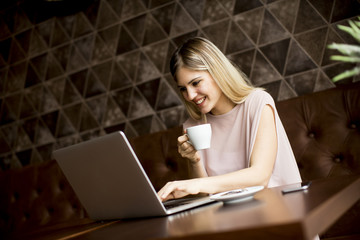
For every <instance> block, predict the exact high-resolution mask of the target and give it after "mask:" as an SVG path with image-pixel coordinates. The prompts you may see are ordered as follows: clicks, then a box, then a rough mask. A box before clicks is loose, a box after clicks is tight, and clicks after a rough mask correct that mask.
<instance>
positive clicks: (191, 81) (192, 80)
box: [178, 76, 201, 88]
mask: <svg viewBox="0 0 360 240" xmlns="http://www.w3.org/2000/svg"><path fill="white" fill-rule="evenodd" d="M199 78H201V76H198V77H195V78H193V79H191V80H190V81H189V82H188V83H187V85H190V84H191V83H193V82H194V81H195V80H197V79H199ZM182 87H184V86H180V85H178V88H182Z"/></svg>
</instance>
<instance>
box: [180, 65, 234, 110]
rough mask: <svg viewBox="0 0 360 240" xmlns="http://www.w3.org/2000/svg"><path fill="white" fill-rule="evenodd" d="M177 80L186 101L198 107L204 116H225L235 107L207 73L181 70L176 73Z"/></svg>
mask: <svg viewBox="0 0 360 240" xmlns="http://www.w3.org/2000/svg"><path fill="white" fill-rule="evenodd" d="M176 79H177V84H178V88H179V90H180V92H181V94H182V95H183V97H184V99H185V100H186V101H188V102H191V103H192V104H194V105H196V106H197V107H198V108H199V110H200V112H201V113H203V114H205V113H209V112H211V113H212V114H214V115H220V114H224V113H226V112H228V111H229V110H231V109H232V108H233V107H234V105H235V104H233V103H232V102H231V101H230V100H229V99H228V98H227V97H226V96H225V95H224V94H223V92H222V91H221V89H220V88H219V86H218V85H217V84H216V82H215V81H214V79H213V78H212V77H211V75H210V74H209V73H208V72H207V71H194V70H190V69H187V68H180V69H179V70H178V71H177V72H176Z"/></svg>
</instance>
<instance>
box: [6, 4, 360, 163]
mask: <svg viewBox="0 0 360 240" xmlns="http://www.w3.org/2000/svg"><path fill="white" fill-rule="evenodd" d="M69 3H70V5H69ZM76 3H77V4H76ZM52 4H57V5H55V6H53V5H52ZM0 6H1V12H0V106H1V112H0V167H1V169H2V170H6V169H10V168H18V167H22V166H25V165H28V164H34V163H38V162H42V161H46V160H48V159H50V158H51V152H52V151H53V150H54V149H57V148H60V147H63V146H67V145H70V144H74V143H77V142H80V141H84V140H87V139H90V138H94V137H97V136H99V135H103V134H106V133H109V132H113V131H116V130H123V131H125V133H126V134H127V135H128V137H130V138H131V137H134V136H138V135H143V134H147V133H150V132H155V131H159V130H163V129H167V128H171V127H174V126H178V125H180V124H181V123H182V122H183V121H184V119H185V118H186V113H185V111H184V108H183V106H182V103H181V100H180V98H179V96H178V95H177V92H176V91H175V88H174V82H173V80H172V78H171V76H170V75H169V71H168V62H169V57H170V54H171V53H172V52H173V51H174V50H175V48H176V46H178V45H179V44H180V43H181V42H182V41H183V40H184V39H186V38H188V37H191V36H204V37H207V38H209V39H210V40H212V41H213V42H214V43H215V44H216V45H217V46H218V47H219V48H220V49H221V50H222V51H223V52H224V53H225V54H226V55H227V56H228V57H229V58H230V59H232V60H233V61H234V62H235V63H237V64H238V65H239V66H240V67H241V68H242V70H243V71H244V72H245V73H246V74H247V75H248V76H250V78H251V80H252V82H253V83H254V84H255V85H257V86H263V87H265V88H266V89H267V90H268V91H269V92H270V93H271V95H272V96H273V97H274V99H275V100H277V101H279V100H284V99H288V98H292V97H295V96H298V95H303V94H307V93H311V92H315V91H320V90H323V89H327V88H332V87H335V85H334V84H333V83H332V82H331V81H330V78H331V77H333V76H334V75H336V74H337V73H339V72H341V71H342V70H344V69H345V68H350V67H351V66H347V65H343V64H340V63H336V62H332V61H330V60H329V56H330V55H331V54H333V53H334V52H331V51H330V50H328V49H326V45H327V44H329V43H331V42H350V43H353V40H352V39H351V38H349V37H348V36H347V35H346V34H344V33H343V32H341V31H340V30H338V29H337V28H336V24H344V25H347V21H346V20H347V19H354V18H355V16H356V14H358V13H359V12H360V11H359V6H360V3H359V1H357V0H176V1H165V0H88V1H86V0H82V1H64V2H63V3H61V2H60V3H59V2H56V1H55V2H46V1H42V0H22V1H15V0H5V1H3V0H2V1H1V3H0ZM357 80H358V79H347V80H344V81H342V83H347V82H351V81H357Z"/></svg>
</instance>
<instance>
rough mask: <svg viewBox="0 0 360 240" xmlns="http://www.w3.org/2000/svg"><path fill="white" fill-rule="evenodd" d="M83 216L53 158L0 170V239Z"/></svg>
mask: <svg viewBox="0 0 360 240" xmlns="http://www.w3.org/2000/svg"><path fill="white" fill-rule="evenodd" d="M85 216H86V213H85V211H84V210H83V207H82V205H81V203H80V202H79V200H78V199H77V197H76V195H75V193H74V192H73V190H72V188H71V186H70V185H69V183H68V181H67V180H66V178H65V176H64V175H63V173H62V172H61V170H60V168H59V167H58V165H57V163H56V162H55V161H48V162H46V163H44V164H41V165H35V166H28V167H24V168H23V169H18V170H9V171H7V172H5V173H2V174H0V239H4V238H5V236H6V235H7V234H9V233H11V232H17V233H19V232H27V231H33V230H35V229H37V228H39V227H40V226H46V225H52V224H57V223H60V222H65V221H71V220H75V219H79V218H83V217H85ZM1 236H3V237H4V238H2V237H1Z"/></svg>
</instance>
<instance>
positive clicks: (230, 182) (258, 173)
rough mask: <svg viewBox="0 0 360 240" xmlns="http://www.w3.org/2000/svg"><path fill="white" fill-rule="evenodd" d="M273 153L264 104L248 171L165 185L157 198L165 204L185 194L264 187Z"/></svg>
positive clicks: (271, 120)
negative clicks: (256, 186) (166, 201)
mask: <svg viewBox="0 0 360 240" xmlns="http://www.w3.org/2000/svg"><path fill="white" fill-rule="evenodd" d="M276 154H277V136H276V126H275V114H274V110H273V109H272V107H270V106H269V105H266V106H265V107H264V109H263V110H262V113H261V118H260V122H259V126H258V130H257V134H256V138H255V143H254V147H253V150H252V153H251V157H250V167H249V168H245V169H242V170H238V171H235V172H231V173H228V174H224V175H219V176H213V177H203V178H196V179H190V180H184V181H175V182H169V183H167V184H166V185H165V186H164V187H163V188H162V189H161V190H160V191H159V193H158V195H159V197H160V198H161V199H162V200H163V201H165V200H168V199H171V198H179V197H183V196H186V195H188V194H198V193H217V192H222V191H227V190H232V189H236V188H244V187H249V186H255V185H263V186H267V184H268V182H269V180H270V177H271V174H272V171H273V168H274V164H275V159H276Z"/></svg>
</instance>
